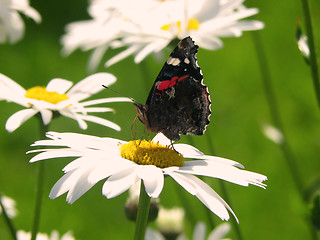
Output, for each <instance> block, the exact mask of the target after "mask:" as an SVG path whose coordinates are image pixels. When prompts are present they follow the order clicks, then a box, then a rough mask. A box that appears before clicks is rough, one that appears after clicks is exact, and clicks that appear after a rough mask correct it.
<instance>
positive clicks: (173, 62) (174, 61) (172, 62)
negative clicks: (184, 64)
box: [167, 56, 181, 66]
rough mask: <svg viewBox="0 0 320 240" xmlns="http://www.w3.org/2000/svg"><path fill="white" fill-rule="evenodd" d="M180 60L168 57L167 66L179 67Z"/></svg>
mask: <svg viewBox="0 0 320 240" xmlns="http://www.w3.org/2000/svg"><path fill="white" fill-rule="evenodd" d="M180 62H181V61H180V59H179V58H173V57H171V56H170V57H168V59H167V64H168V65H172V66H178V65H179V64H180Z"/></svg>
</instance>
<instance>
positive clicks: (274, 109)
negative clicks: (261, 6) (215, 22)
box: [252, 32, 318, 239]
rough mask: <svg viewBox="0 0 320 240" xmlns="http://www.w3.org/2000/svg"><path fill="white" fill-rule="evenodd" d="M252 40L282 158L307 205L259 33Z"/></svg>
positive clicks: (312, 230)
mask: <svg viewBox="0 0 320 240" xmlns="http://www.w3.org/2000/svg"><path fill="white" fill-rule="evenodd" d="M252 36H253V41H254V45H255V48H256V53H257V58H258V63H259V67H260V71H261V78H262V82H263V86H264V88H263V89H264V91H265V95H266V98H267V103H268V106H269V111H270V115H271V118H272V121H273V124H274V126H275V127H277V128H278V129H279V130H280V132H281V133H282V135H283V141H282V142H281V143H280V144H279V146H280V149H281V151H282V153H283V155H284V159H285V161H286V164H287V166H288V168H289V172H290V174H291V176H292V179H293V182H294V184H295V186H296V190H297V192H298V193H299V195H300V197H301V199H302V200H303V201H304V203H305V204H306V205H307V204H308V203H307V199H306V196H305V194H304V184H303V182H302V179H301V175H300V172H299V170H298V166H297V161H296V159H295V158H294V156H293V153H292V150H291V148H290V146H289V144H288V143H287V140H286V139H287V138H286V135H285V132H284V128H283V125H282V122H281V119H280V114H279V110H278V103H277V100H276V96H275V93H274V90H273V86H272V82H271V76H270V70H269V65H268V61H267V57H266V53H265V51H264V47H263V44H262V41H261V38H260V35H259V32H254V33H253V35H252ZM310 224H311V222H310V219H309V220H308V225H309V226H310V233H311V235H312V237H313V239H318V238H317V235H316V232H315V230H314V228H313V227H312V226H311V225H310Z"/></svg>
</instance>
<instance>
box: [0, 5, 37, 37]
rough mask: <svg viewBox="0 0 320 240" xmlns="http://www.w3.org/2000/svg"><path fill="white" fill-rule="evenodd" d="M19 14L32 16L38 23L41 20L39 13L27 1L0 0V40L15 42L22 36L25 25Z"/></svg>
mask: <svg viewBox="0 0 320 240" xmlns="http://www.w3.org/2000/svg"><path fill="white" fill-rule="evenodd" d="M20 14H24V15H26V16H27V17H30V18H32V19H33V20H34V21H36V22H37V23H39V22H40V21H41V16H40V14H39V13H38V12H37V11H36V10H35V9H33V8H32V7H30V6H29V1H26V0H23V1H21V0H20V1H17V0H10V1H1V11H0V30H1V32H0V42H1V43H4V42H6V41H7V40H8V41H9V43H15V42H17V41H19V40H21V38H22V37H23V34H24V31H25V26H24V22H23V19H22V17H21V16H20Z"/></svg>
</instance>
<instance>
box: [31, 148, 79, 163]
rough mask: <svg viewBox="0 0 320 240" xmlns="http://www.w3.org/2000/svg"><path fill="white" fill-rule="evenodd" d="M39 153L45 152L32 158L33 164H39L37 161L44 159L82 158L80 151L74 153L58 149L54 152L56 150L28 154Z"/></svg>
mask: <svg viewBox="0 0 320 240" xmlns="http://www.w3.org/2000/svg"><path fill="white" fill-rule="evenodd" d="M38 151H44V152H42V153H39V154H38V155H36V156H34V157H33V158H31V159H30V161H29V162H31V163H32V162H37V161H40V160H44V159H51V158H59V157H79V156H81V154H79V152H78V151H74V150H72V149H69V148H64V149H57V150H54V149H42V150H33V151H28V152H27V154H29V153H34V152H38Z"/></svg>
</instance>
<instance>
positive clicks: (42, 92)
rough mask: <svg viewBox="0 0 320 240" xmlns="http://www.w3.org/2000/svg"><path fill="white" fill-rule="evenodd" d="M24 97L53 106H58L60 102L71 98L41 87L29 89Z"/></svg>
mask: <svg viewBox="0 0 320 240" xmlns="http://www.w3.org/2000/svg"><path fill="white" fill-rule="evenodd" d="M24 96H25V97H26V98H32V99H36V100H42V101H46V102H48V103H52V104H57V103H59V102H62V101H64V100H67V99H69V97H68V96H67V95H66V94H60V93H57V92H49V91H47V90H46V88H45V87H39V86H38V87H33V88H30V89H28V90H27V92H26V94H25V95H24Z"/></svg>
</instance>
